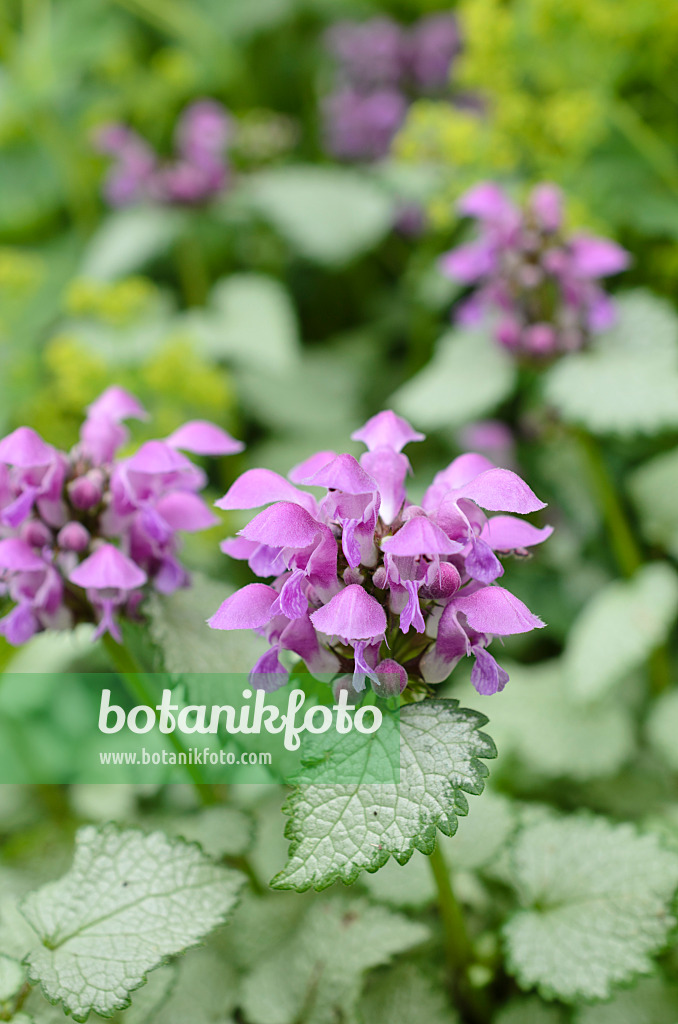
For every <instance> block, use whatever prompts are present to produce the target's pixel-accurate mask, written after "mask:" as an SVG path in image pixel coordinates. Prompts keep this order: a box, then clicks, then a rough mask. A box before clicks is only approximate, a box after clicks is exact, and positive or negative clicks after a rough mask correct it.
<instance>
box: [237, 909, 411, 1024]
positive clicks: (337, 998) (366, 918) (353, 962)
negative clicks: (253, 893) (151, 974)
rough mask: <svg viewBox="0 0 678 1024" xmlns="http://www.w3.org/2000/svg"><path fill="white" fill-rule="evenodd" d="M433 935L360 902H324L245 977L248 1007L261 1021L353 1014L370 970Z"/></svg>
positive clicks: (313, 1020)
mask: <svg viewBox="0 0 678 1024" xmlns="http://www.w3.org/2000/svg"><path fill="white" fill-rule="evenodd" d="M427 937H428V929H427V928H426V927H425V926H424V925H421V924H416V923H414V922H412V921H408V920H407V918H404V917H402V916H400V915H398V914H393V913H391V912H390V911H387V910H384V909H382V908H379V907H371V906H370V905H369V904H368V903H366V902H364V901H360V900H355V901H351V900H347V899H342V900H332V901H331V902H329V901H328V902H324V903H323V902H320V903H317V904H315V906H314V907H313V908H312V909H311V910H310V911H309V912H308V914H307V915H306V917H305V918H304V920H303V922H302V925H301V927H300V929H299V931H298V932H297V933H293V934H292V935H291V936H290V937H289V938H288V939H287V941H286V942H285V944H284V945H283V946H282V947H278V949H276V951H275V952H273V953H272V954H271V955H269V956H268V957H264V958H263V959H262V962H261V963H260V964H259V965H258V966H257V967H255V968H254V970H253V971H252V972H251V973H250V974H249V975H248V976H247V977H246V978H245V981H244V988H243V1006H244V1010H245V1013H246V1015H247V1016H248V1017H249V1018H250V1019H251V1020H256V1021H260V1022H261V1024H294V1022H295V1021H297V1020H298V1019H299V1016H300V1014H302V1013H303V1015H304V1019H305V1020H306V1021H307V1022H308V1024H332V1022H333V1021H336V1020H337V1018H339V1019H341V1018H342V1017H343V1018H344V1019H355V1017H354V1015H355V1005H356V1002H357V999H358V996H359V994H360V988H361V984H360V982H361V978H362V975H363V973H364V972H365V971H366V970H368V969H369V968H370V967H376V966H378V965H380V964H386V963H388V962H389V961H390V960H391V958H392V957H393V956H395V955H396V954H397V953H402V952H404V951H405V950H408V949H411V947H412V946H416V945H418V944H420V943H421V942H423V941H424V940H425V939H426V938H427Z"/></svg>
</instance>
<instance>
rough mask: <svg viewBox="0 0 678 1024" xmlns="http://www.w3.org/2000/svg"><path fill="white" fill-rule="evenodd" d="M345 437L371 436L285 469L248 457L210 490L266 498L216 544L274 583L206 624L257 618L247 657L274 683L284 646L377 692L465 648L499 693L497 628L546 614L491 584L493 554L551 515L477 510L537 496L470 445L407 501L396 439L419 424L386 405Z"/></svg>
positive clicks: (539, 532)
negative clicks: (358, 450) (257, 651)
mask: <svg viewBox="0 0 678 1024" xmlns="http://www.w3.org/2000/svg"><path fill="white" fill-rule="evenodd" d="M352 436H353V438H354V439H355V440H360V441H362V442H363V443H364V444H365V445H366V447H367V449H368V450H367V451H366V452H365V453H364V454H363V455H362V456H361V458H360V460H357V459H355V458H354V457H353V456H352V455H348V454H336V453H334V452H329V451H323V452H318V453H316V454H315V455H312V456H311V457H310V458H309V459H307V460H305V461H304V462H303V463H301V464H299V465H298V466H295V467H294V469H293V470H292V471H291V473H290V478H289V479H287V480H286V479H285V478H284V477H282V476H279V475H278V474H277V473H273V472H271V471H270V470H266V469H251V470H247V472H245V473H243V475H242V476H241V477H240V478H239V479H238V480H236V481H235V483H234V484H233V485H232V487H231V488H230V490H229V491H228V493H227V494H226V495H225V497H224V498H222V499H221V501H219V502H217V504H218V506H219V507H221V508H227V509H236V508H242V509H248V508H250V509H251V508H260V507H262V506H266V507H264V508H263V511H260V512H258V513H257V515H255V516H254V518H253V519H252V520H251V521H250V523H249V524H248V525H247V526H245V527H244V528H243V529H242V530H241V531H240V533H239V534H238V536H237V537H235V538H231V539H230V540H228V541H225V542H224V544H223V545H222V548H223V550H224V551H225V552H226V553H227V554H229V555H231V556H232V557H234V558H239V559H244V560H247V561H248V562H249V565H250V568H251V569H252V571H253V572H254V573H255V575H257V576H259V577H261V578H263V579H268V580H271V582H270V583H251V584H249V585H248V586H246V587H244V588H242V589H241V590H239V591H237V592H236V593H235V594H232V595H231V596H230V597H228V598H227V599H226V600H225V601H224V603H223V604H222V605H221V607H220V608H219V609H218V610H217V612H216V613H215V614H214V615H213V616H212V618H211V619H210V620H209V625H210V626H211V627H212V628H213V629H254V630H255V631H256V632H257V633H259V634H260V635H261V636H263V637H265V638H266V639H267V640H268V642H269V650H268V651H267V652H266V654H264V655H263V657H262V658H261V659H260V660H259V662H258V663H257V665H255V666H254V668H253V670H252V675H251V680H252V684H253V685H254V686H255V687H258V688H263V689H267V690H270V689H274V688H277V687H278V686H281V685H283V684H284V682H285V681H286V679H287V668H286V666H285V660H284V659H282V660H281V654H282V652H283V651H291V652H293V653H295V654H297V655H298V656H299V657H300V658H301V659H302V661H304V662H305V664H306V666H307V668H308V669H309V671H311V672H314V673H316V674H320V675H326V676H328V677H330V679H331V677H337V678H335V683H334V685H335V688H336V687H337V686H338V687H339V688H342V687H345V685H347V684H346V680H347V679H348V678H350V679H352V686H353V688H354V689H355V690H362V689H364V688H365V680H366V679H367V678H369V679H370V680H371V683H372V686H373V688H374V689H375V691H376V692H377V693H380V694H382V695H387V696H388V695H395V694H396V693H400V692H401V691H402V690H403V689H404V688H405V686H406V685H407V684H408V683H409V686H410V688H411V689H412V690H413V691H414V692H415V693H416V692H419V693H421V692H426V691H427V689H428V686H429V685H430V684H432V683H438V682H441V681H442V680H444V679H446V678H447V676H448V675H449V674H450V672H451V670H452V669H453V667H454V665H455V664H456V662H457V661H459V659H460V658H462V657H466V656H469V657H474V658H475V667H474V669H473V681H474V684H475V685H476V687H477V689H478V690H479V692H481V693H495V692H497V691H498V690H500V689H502V688H503V686H504V685H505V682H506V673H505V672H503V670H502V669H501V668H499V666H498V665H497V664H496V662H495V661H494V659H493V658H492V656H491V655H490V654H489V653H488V651H487V647H488V645H489V644H490V643H491V641H492V638H493V636H505V635H508V634H512V633H523V632H528V631H529V630H532V629H535V628H539V627H541V626H543V623H542V622H541V621H540V620H539V619H538V618H537V617H536V616H535V615H533V614H532V613H531V612H530V611H529V609H528V608H526V607H525V605H524V604H523V603H522V602H521V601H519V600H518V598H516V597H514V596H513V595H512V594H511V593H510V591H508V590H506V589H504V588H503V587H499V586H497V585H496V583H495V581H496V579H497V578H498V577H499V576H501V575H502V573H503V571H504V569H503V565H502V563H501V561H500V560H499V557H498V555H504V554H507V553H509V552H516V553H518V554H522V553H523V552H524V550H525V549H526V548H528V547H530V546H532V545H534V544H538V543H541V542H542V541H544V540H546V539H547V537H548V536H549V535H550V533H551V528H550V527H543V528H539V527H536V526H533V525H532V524H531V523H528V522H525V521H524V520H521V519H518V518H516V515H506V514H503V515H498V516H488V515H487V512H488V511H496V512H501V513H517V514H518V515H521V514H525V513H530V512H535V511H538V510H539V509H541V508H543V507H544V506H543V503H542V502H541V501H539V499H538V498H537V497H536V495H535V494H534V493H533V492H532V491H531V490H530V488H529V487H528V486H527V484H526V483H525V482H524V481H523V480H521V478H520V477H519V476H518V475H517V474H516V473H514V472H512V471H511V470H507V469H501V468H498V467H496V466H494V465H493V464H492V463H491V462H490V461H489V460H488V459H487V458H485V457H483V456H482V455H477V454H475V453H469V454H467V455H462V456H460V457H459V458H457V459H455V460H454V461H453V462H452V463H451V464H450V465H449V466H448V467H447V468H446V469H445V470H443V471H441V472H440V473H438V474H437V475H436V477H435V479H434V481H433V483H432V484H431V486H430V487H429V488H428V490H427V491H426V493H425V495H424V497H423V500H422V504H421V506H419V505H413V504H411V503H410V502H408V500H407V496H406V491H405V479H406V475H407V473H408V471H409V461H408V459H407V457H406V456H405V455H404V454H403V452H402V449H403V447H404V446H405V445H407V444H408V443H411V442H416V441H421V440H423V439H424V438H423V434H419V433H418V432H417V431H415V430H413V429H412V427H411V426H410V424H409V423H407V421H406V420H403V419H402V418H401V417H399V416H396V415H395V413H393V412H390V411H387V412H381V413H379V414H378V415H377V416H373V417H372V419H370V420H369V421H368V422H367V423H366V424H365V425H364V427H362V428H361V429H360V430H358V431H356V432H355V433H354V434H353V435H352ZM304 485H308V486H311V487H323V488H325V489H326V495H325V497H324V498H321V499H320V500H316V499H315V498H314V497H313V496H312V495H311V494H309V493H307V492H306V491H303V490H301V489H300V488H301V486H304ZM330 679H328V681H330Z"/></svg>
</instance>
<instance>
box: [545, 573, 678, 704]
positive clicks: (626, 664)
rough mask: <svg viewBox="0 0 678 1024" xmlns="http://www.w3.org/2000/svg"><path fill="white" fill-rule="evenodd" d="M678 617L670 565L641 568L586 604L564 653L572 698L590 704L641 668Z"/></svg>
mask: <svg viewBox="0 0 678 1024" xmlns="http://www.w3.org/2000/svg"><path fill="white" fill-rule="evenodd" d="M677 615H678V575H677V574H676V571H675V569H673V567H672V566H671V565H669V563H668V562H652V563H650V564H649V565H645V566H643V568H642V569H639V570H638V572H637V573H636V574H635V576H633V578H632V579H630V580H628V581H621V580H615V581H614V582H612V583H609V584H608V585H607V586H606V587H603V589H602V590H600V591H599V592H598V593H597V594H596V595H595V597H593V598H592V600H591V601H589V602H588V603H587V604H586V605H585V606H584V608H583V609H582V611H581V612H580V614H579V616H578V618H577V620H576V621H575V623H574V625H573V626H572V629H571V631H570V635H569V637H568V641H567V647H566V649H565V672H566V677H567V680H568V685H569V686H570V687H571V688H572V692H573V694H575V695H576V696H577V697H579V698H581V700H594V699H595V698H598V697H600V696H601V695H602V694H604V693H606V692H607V691H608V690H609V689H610V688H611V687H612V686H614V684H615V683H617V682H618V681H619V680H621V679H623V678H624V677H625V676H628V674H629V673H630V672H632V671H633V670H634V669H636V668H638V667H639V666H641V665H642V664H643V663H644V662H645V660H646V659H647V657H648V656H649V655H650V653H651V652H652V650H653V649H654V648H655V647H657V646H658V645H659V644H660V643H662V641H663V640H664V639H665V638H666V636H667V635H668V632H669V630H670V628H671V626H672V624H673V623H674V621H675V619H676V616H677Z"/></svg>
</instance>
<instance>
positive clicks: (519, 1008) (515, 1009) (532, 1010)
mask: <svg viewBox="0 0 678 1024" xmlns="http://www.w3.org/2000/svg"><path fill="white" fill-rule="evenodd" d="M494 1024H565V1016H564V1014H563V1011H562V1010H561V1009H560V1008H559V1007H557V1006H547V1005H546V1003H542V1002H541V1000H540V999H537V998H536V997H532V998H530V999H513V1000H511V1002H510V1003H509V1004H508V1006H505V1007H503V1008H502V1009H501V1010H500V1011H499V1013H498V1014H497V1016H496V1018H495V1020H494Z"/></svg>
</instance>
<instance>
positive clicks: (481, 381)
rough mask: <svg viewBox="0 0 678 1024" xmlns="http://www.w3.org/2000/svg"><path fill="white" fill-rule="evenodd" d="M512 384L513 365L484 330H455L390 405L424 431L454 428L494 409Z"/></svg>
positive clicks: (510, 388) (447, 333)
mask: <svg viewBox="0 0 678 1024" xmlns="http://www.w3.org/2000/svg"><path fill="white" fill-rule="evenodd" d="M515 381H516V370H515V366H514V363H513V362H512V361H511V359H510V357H509V356H508V355H507V354H506V353H505V352H503V351H502V350H501V349H500V348H499V346H498V345H497V344H496V343H495V342H494V341H493V340H492V339H491V338H490V337H489V336H488V335H487V334H486V333H485V332H482V331H469V330H464V331H462V330H458V329H456V328H455V329H454V330H450V331H446V333H445V334H443V336H442V337H441V338H440V339H439V341H438V344H437V345H436V350H435V352H434V354H433V358H432V359H431V361H430V363H428V365H427V366H425V367H424V369H423V370H421V371H420V372H419V373H417V374H415V376H414V377H412V379H411V380H409V381H408V382H407V383H406V384H404V385H403V386H402V387H401V388H400V389H399V390H398V391H396V393H395V394H394V395H393V397H392V398H391V403H392V404H393V407H394V408H395V409H396V410H397V411H398V412H400V413H402V414H403V415H404V416H407V417H409V418H410V419H411V420H413V421H414V422H415V423H417V424H419V426H420V427H422V429H424V430H427V429H429V430H431V429H436V428H437V427H459V426H462V425H463V424H464V423H467V422H468V421H469V420H473V419H475V418H476V417H478V416H483V415H485V413H488V412H491V411H492V410H493V409H495V408H496V406H498V405H499V403H500V402H503V400H504V399H505V398H507V397H508V396H509V395H510V393H511V392H512V390H513V388H514V386H515Z"/></svg>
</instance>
